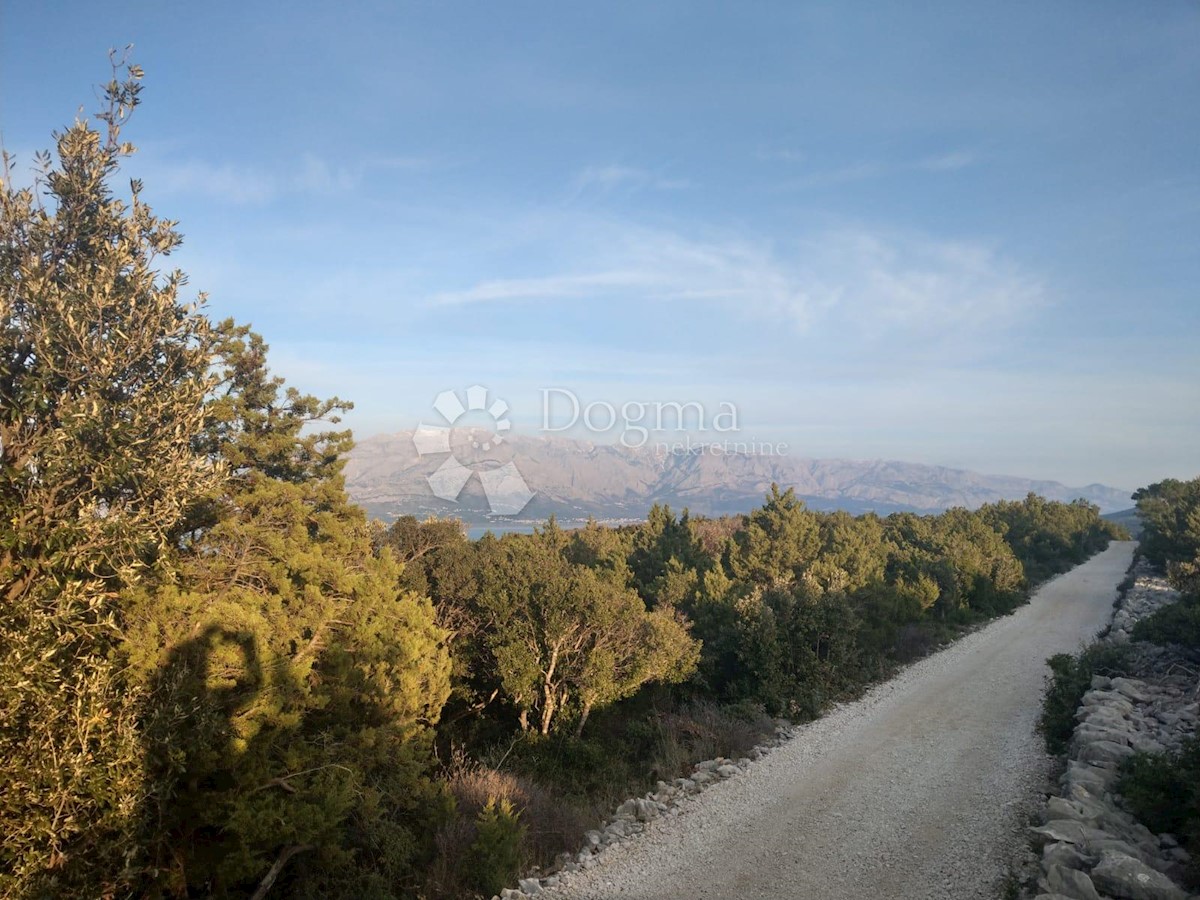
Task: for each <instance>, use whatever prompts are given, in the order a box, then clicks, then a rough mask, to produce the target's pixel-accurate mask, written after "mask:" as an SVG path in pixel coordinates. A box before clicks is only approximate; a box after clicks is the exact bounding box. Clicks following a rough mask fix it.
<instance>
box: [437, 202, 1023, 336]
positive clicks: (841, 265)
mask: <svg viewBox="0 0 1200 900" xmlns="http://www.w3.org/2000/svg"><path fill="white" fill-rule="evenodd" d="M573 234H574V235H577V236H578V240H579V241H580V242H583V241H586V242H587V243H586V244H585V245H583V246H586V248H587V249H586V250H585V251H582V252H581V251H580V250H579V246H580V244H577V243H576V239H575V238H574V237H572V235H573ZM558 240H560V241H562V242H564V243H563V246H562V247H560V248H558V249H559V250H560V252H558V253H557V254H556V255H557V256H558V257H559V258H564V257H571V258H573V259H574V262H573V264H572V265H571V266H570V267H569V268H568V269H566V270H562V271H556V272H553V273H547V274H540V275H539V274H533V275H522V276H520V277H500V278H495V279H488V280H484V281H480V282H478V283H476V284H474V285H470V286H468V287H465V288H463V289H460V290H454V291H445V292H441V293H438V294H437V295H435V296H433V297H432V298H430V299H431V301H432V302H433V303H434V304H436V305H461V304H471V303H512V302H539V303H556V302H562V303H574V302H583V301H591V302H609V303H621V302H627V303H630V304H637V303H645V302H690V303H703V304H709V305H713V306H716V307H720V308H723V309H725V310H726V312H727V313H728V314H732V315H735V316H746V315H749V316H755V317H759V318H765V319H771V320H776V321H783V322H785V323H787V324H788V326H789V327H792V328H795V329H797V330H799V331H805V330H808V329H810V328H812V327H813V326H815V325H817V324H822V325H831V326H836V327H838V328H842V329H847V330H850V331H852V332H854V333H856V334H859V335H862V336H865V337H885V336H887V335H889V334H894V333H898V332H903V333H905V334H909V335H912V334H921V335H947V334H951V333H961V332H963V331H971V330H978V329H982V328H986V327H991V326H996V325H999V324H1006V323H1011V322H1013V321H1016V320H1018V319H1019V318H1020V317H1021V316H1022V315H1024V314H1025V313H1027V312H1028V311H1029V310H1030V309H1032V308H1033V307H1035V306H1038V305H1039V304H1041V303H1043V302H1044V300H1045V290H1044V288H1043V286H1042V283H1041V280H1040V279H1039V278H1038V277H1037V276H1035V275H1033V274H1031V273H1029V272H1026V271H1024V270H1023V269H1022V268H1021V267H1020V266H1018V265H1017V264H1015V263H1014V262H1012V261H1010V260H1007V259H1006V258H1004V257H1003V255H1002V254H1000V253H999V252H998V251H997V250H995V249H994V248H992V247H990V246H988V245H987V244H984V243H981V242H975V241H964V240H946V239H941V238H936V237H931V236H928V235H919V234H901V233H893V232H887V231H882V230H872V229H869V228H854V229H841V230H835V231H827V232H822V233H818V234H815V235H812V236H809V237H807V238H805V239H803V240H798V241H795V242H793V243H789V244H787V245H783V244H779V243H777V242H771V241H766V240H757V239H751V238H746V237H743V236H735V237H729V236H721V237H712V236H708V237H695V236H689V235H686V234H683V233H681V232H677V231H670V230H664V229H652V228H646V227H642V226H637V225H629V224H624V225H622V224H618V223H611V222H608V223H602V224H598V223H595V222H592V223H591V224H586V225H585V224H583V223H581V222H575V223H563V224H562V226H561V228H560V229H559V235H558Z"/></svg>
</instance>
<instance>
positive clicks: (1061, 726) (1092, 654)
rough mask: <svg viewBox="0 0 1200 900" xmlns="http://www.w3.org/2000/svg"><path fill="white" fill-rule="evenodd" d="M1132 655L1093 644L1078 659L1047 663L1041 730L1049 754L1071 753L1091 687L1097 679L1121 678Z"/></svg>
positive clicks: (1060, 656)
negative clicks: (1077, 714) (1077, 720)
mask: <svg viewBox="0 0 1200 900" xmlns="http://www.w3.org/2000/svg"><path fill="white" fill-rule="evenodd" d="M1128 657H1129V651H1128V650H1127V649H1126V648H1125V647H1117V646H1113V645H1109V644H1092V645H1091V646H1090V647H1088V648H1087V649H1085V650H1084V651H1083V652H1082V653H1080V654H1079V655H1078V656H1071V655H1070V654H1069V653H1058V654H1055V655H1054V656H1052V657H1050V658H1049V659H1048V660H1046V664H1047V665H1048V666H1050V676H1049V678H1048V679H1047V681H1048V682H1049V683H1048V685H1047V688H1046V696H1045V697H1044V698H1043V699H1042V717H1041V719H1040V720H1039V722H1038V729H1039V730H1040V731H1041V732H1042V737H1043V739H1044V740H1045V742H1046V750H1047V751H1048V752H1050V753H1053V754H1054V755H1056V756H1060V755H1062V754H1064V753H1066V752H1067V744H1068V743H1070V740H1071V735H1072V734H1073V733H1074V731H1075V711H1076V710H1077V709H1078V708H1079V703H1080V701H1081V700H1082V699H1083V695H1084V694H1085V693H1086V692H1087V690H1088V688H1089V687H1091V684H1092V677H1093V676H1094V675H1121V674H1125V673H1126V672H1127V668H1128Z"/></svg>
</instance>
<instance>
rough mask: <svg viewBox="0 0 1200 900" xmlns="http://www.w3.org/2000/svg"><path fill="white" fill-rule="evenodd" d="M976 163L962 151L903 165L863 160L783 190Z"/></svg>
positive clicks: (802, 177) (950, 169)
mask: <svg viewBox="0 0 1200 900" xmlns="http://www.w3.org/2000/svg"><path fill="white" fill-rule="evenodd" d="M976 162H977V159H976V157H975V155H974V154H973V153H968V152H966V151H962V150H955V151H952V152H948V153H941V154H937V155H934V156H926V157H923V158H921V159H917V160H907V161H899V162H884V161H882V160H862V161H859V162H854V163H850V164H848V165H844V166H839V167H837V168H833V169H826V170H815V171H812V172H809V173H807V174H804V175H800V176H798V177H796V178H792V179H789V180H788V181H786V182H785V183H784V184H783V185H782V187H783V188H785V189H789V190H806V189H809V188H822V187H833V186H836V185H839V184H851V183H854V182H859V181H871V180H874V179H878V178H890V177H895V176H897V175H905V174H912V173H914V172H915V173H926V174H937V173H943V172H955V171H958V170H959V169H965V168H967V167H968V166H972V165H975V163H976Z"/></svg>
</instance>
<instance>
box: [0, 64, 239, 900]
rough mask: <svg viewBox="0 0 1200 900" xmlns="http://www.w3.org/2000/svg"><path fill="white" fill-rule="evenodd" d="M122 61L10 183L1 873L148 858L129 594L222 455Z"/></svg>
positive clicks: (56, 871)
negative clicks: (96, 110) (122, 168)
mask: <svg viewBox="0 0 1200 900" xmlns="http://www.w3.org/2000/svg"><path fill="white" fill-rule="evenodd" d="M141 74H142V73H141V71H140V70H139V69H138V68H137V67H136V66H130V67H128V69H127V71H126V73H125V78H124V80H121V78H120V76H119V74H118V67H117V66H114V77H113V80H112V81H111V82H110V83H109V84H108V85H107V86H106V87H105V90H104V93H105V96H106V98H107V104H106V106H105V108H104V110H103V111H102V112H101V113H100V114H99V116H98V119H99V122H98V127H93V125H92V124H91V123H90V122H88V121H85V120H77V121H76V122H75V123H74V124H73V125H72V126H71V127H70V128H68V129H67V130H66V131H64V132H62V133H61V134H56V135H55V138H56V161H55V162H53V163H52V162H51V157H50V155H49V154H44V155H40V156H39V174H38V178H37V181H36V184H35V186H34V188H32V189H22V190H17V189H14V187H13V184H12V178H11V174H10V172H11V166H12V160H11V159H10V158H9V157H8V156H7V155H6V156H5V159H4V176H3V183H2V184H0V522H2V525H0V528H2V530H0V759H3V760H4V781H3V784H0V831H2V833H3V838H2V842H0V893H18V892H22V891H31V892H48V893H59V894H61V895H76V896H101V895H107V894H109V893H114V892H119V891H120V890H121V889H122V887H123V886H124V885H126V884H127V883H128V879H129V878H131V877H133V876H132V874H131V873H132V870H133V861H134V860H135V859H136V858H137V855H138V849H139V848H138V845H137V843H136V841H135V840H134V839H133V835H134V831H135V828H134V825H133V820H134V817H135V813H136V810H137V807H138V802H139V799H140V797H141V796H142V794H143V785H142V781H141V772H140V764H141V753H140V741H139V736H138V726H137V709H138V703H139V697H138V695H137V692H136V690H135V689H134V687H133V686H131V685H129V684H128V683H127V682H126V680H125V678H124V676H123V672H122V668H121V664H120V661H119V659H118V650H119V647H120V644H121V641H122V636H123V630H124V627H125V624H126V623H125V616H124V610H123V608H122V604H121V599H120V598H121V594H122V591H123V590H125V589H126V588H127V587H128V586H130V585H132V584H136V583H137V582H138V581H139V580H140V579H141V578H142V577H143V575H144V573H145V572H146V570H147V567H148V566H149V565H150V564H151V563H152V562H153V560H154V558H155V557H156V556H157V555H158V554H159V553H160V552H161V551H162V550H163V549H164V548H165V547H167V546H168V544H169V539H170V535H171V530H172V528H173V526H174V525H175V523H176V521H177V520H178V519H179V517H180V514H181V512H182V510H183V509H184V508H186V507H187V506H188V505H189V504H190V503H192V502H193V501H194V499H195V498H196V497H198V496H200V495H202V494H204V493H206V492H208V491H210V490H212V489H213V488H214V486H215V485H216V483H217V482H218V481H219V477H220V472H219V468H218V467H217V466H215V465H214V464H213V461H212V460H210V459H208V458H206V457H205V456H204V455H203V454H200V453H198V452H197V449H196V447H195V446H194V445H193V443H192V437H193V435H194V434H195V433H196V432H197V431H198V430H199V428H200V426H201V423H202V420H203V417H204V399H205V395H206V393H207V391H208V389H209V382H208V379H207V374H206V371H207V364H208V351H209V346H210V335H209V330H208V323H207V321H206V320H205V319H204V317H203V316H201V315H200V314H199V313H198V311H197V309H196V308H195V307H194V306H188V305H185V304H183V303H182V302H181V301H180V298H179V294H180V290H181V288H182V287H183V285H184V282H185V279H184V277H183V275H182V274H181V273H179V272H173V273H171V274H169V275H166V276H165V277H162V276H160V275H159V274H158V273H157V272H156V271H155V269H154V268H153V265H154V261H155V259H156V257H158V256H163V255H166V254H168V253H170V252H171V251H172V250H173V249H175V248H176V247H177V246H178V245H179V243H180V236H179V234H178V233H177V232H176V231H175V228H174V225H175V223H173V222H170V221H166V220H164V219H159V218H156V217H155V216H154V215H153V213H152V212H151V210H150V209H149V208H148V207H147V206H146V204H145V202H144V201H143V200H142V198H141V185H140V184H138V183H137V182H133V183H132V185H131V186H130V191H129V194H128V196H127V198H126V199H122V198H121V197H119V196H117V195H116V194H115V193H114V191H113V188H112V185H111V182H112V180H113V178H114V176H115V174H116V172H117V169H118V165H119V162H120V159H121V158H122V157H124V156H127V155H128V154H130V153H132V147H130V146H129V145H128V144H126V143H124V142H122V140H121V137H120V132H121V127H122V125H123V124H124V122H125V121H126V119H127V118H128V116H129V114H130V113H131V112H132V110H133V108H134V107H135V106H136V105H137V103H138V100H139V91H140V87H141V85H140V79H141Z"/></svg>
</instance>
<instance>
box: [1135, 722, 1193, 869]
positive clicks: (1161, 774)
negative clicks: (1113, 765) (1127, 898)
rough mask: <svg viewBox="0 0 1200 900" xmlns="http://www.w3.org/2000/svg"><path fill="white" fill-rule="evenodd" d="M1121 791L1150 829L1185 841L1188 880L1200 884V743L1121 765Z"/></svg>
mask: <svg viewBox="0 0 1200 900" xmlns="http://www.w3.org/2000/svg"><path fill="white" fill-rule="evenodd" d="M1117 790H1118V791H1120V793H1121V796H1122V797H1123V798H1124V800H1125V805H1126V806H1128V807H1129V810H1130V811H1131V812H1132V813H1133V814H1134V815H1135V816H1137V818H1138V819H1139V820H1140V821H1141V822H1142V824H1144V825H1145V826H1146V827H1147V828H1149V829H1150V830H1151V831H1154V832H1156V833H1158V834H1163V833H1167V834H1173V835H1176V836H1177V837H1179V838H1180V839H1181V841H1182V842H1183V843H1184V844H1185V846H1186V847H1187V850H1188V852H1189V853H1190V854H1191V856H1192V862H1191V864H1190V866H1191V867H1190V869H1189V870H1188V873H1187V877H1188V880H1189V882H1190V883H1191V886H1192V887H1196V886H1197V885H1198V884H1200V866H1198V862H1200V739H1197V738H1192V739H1191V740H1189V741H1188V742H1187V743H1185V744H1184V746H1183V748H1182V749H1181V750H1180V751H1179V752H1178V753H1135V754H1134V755H1133V756H1131V757H1129V758H1128V759H1127V760H1125V762H1124V763H1122V765H1121V780H1120V782H1119V783H1118V785H1117Z"/></svg>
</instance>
